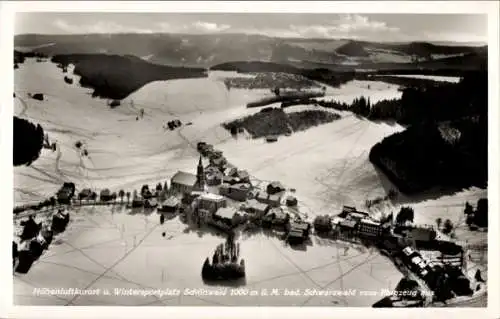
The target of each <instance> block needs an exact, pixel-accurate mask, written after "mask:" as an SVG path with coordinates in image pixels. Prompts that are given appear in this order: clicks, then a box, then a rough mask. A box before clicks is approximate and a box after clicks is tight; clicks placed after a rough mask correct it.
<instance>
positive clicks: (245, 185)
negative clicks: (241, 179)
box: [229, 183, 251, 190]
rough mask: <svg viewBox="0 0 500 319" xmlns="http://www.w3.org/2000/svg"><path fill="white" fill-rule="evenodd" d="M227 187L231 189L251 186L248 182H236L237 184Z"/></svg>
mask: <svg viewBox="0 0 500 319" xmlns="http://www.w3.org/2000/svg"><path fill="white" fill-rule="evenodd" d="M229 187H230V188H233V189H241V190H249V189H250V188H251V186H250V184H248V183H238V184H234V185H231V186H229Z"/></svg>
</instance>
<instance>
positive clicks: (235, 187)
mask: <svg viewBox="0 0 500 319" xmlns="http://www.w3.org/2000/svg"><path fill="white" fill-rule="evenodd" d="M198 151H199V152H200V158H199V161H198V166H197V169H196V174H192V173H187V172H182V171H179V172H177V173H176V174H175V175H174V176H173V177H172V179H171V180H170V189H169V195H170V196H171V197H170V198H168V199H167V200H166V201H164V202H163V203H162V205H161V206H160V207H159V210H165V211H167V210H174V209H175V208H176V207H179V203H181V202H182V203H184V204H185V205H182V206H184V207H188V210H187V211H186V213H187V215H189V217H190V218H191V220H192V221H194V222H195V223H198V224H199V225H200V224H202V223H203V224H209V225H212V226H216V227H217V228H219V229H223V230H231V229H233V228H234V227H236V226H238V225H240V224H242V223H244V222H246V221H248V220H250V221H258V222H259V225H262V226H263V227H269V228H271V227H273V228H274V227H278V228H281V229H283V230H286V229H289V230H290V229H293V230H294V231H296V230H297V229H295V228H293V227H291V228H290V224H289V220H290V215H291V214H290V213H289V212H288V211H287V208H288V207H294V206H296V205H297V199H296V198H295V197H293V196H288V197H285V193H286V189H285V187H284V186H283V185H282V184H281V183H279V182H271V183H269V184H268V185H267V187H265V188H262V189H261V188H256V187H254V185H252V180H251V178H250V174H249V173H248V172H247V171H246V170H241V169H238V168H237V167H234V166H233V165H231V164H230V163H229V162H228V161H227V160H226V158H225V157H224V156H223V154H222V152H221V151H219V150H216V149H214V148H213V146H212V145H209V144H206V143H204V142H200V143H198ZM203 157H205V158H208V160H209V163H208V165H206V166H204V165H203ZM173 198H177V199H173ZM180 198H182V199H180ZM169 202H172V203H173V204H175V205H172V204H171V203H170V204H169ZM297 227H298V228H300V229H302V228H301V227H303V226H297ZM309 227H310V226H309ZM306 228H307V230H308V231H307V234H309V228H308V227H306ZM301 234H304V232H303V231H301ZM295 235H297V232H294V233H293V234H292V236H291V237H294V236H295ZM303 237H306V236H303ZM292 241H294V240H293V239H292Z"/></svg>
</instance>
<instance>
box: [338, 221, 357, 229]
mask: <svg viewBox="0 0 500 319" xmlns="http://www.w3.org/2000/svg"><path fill="white" fill-rule="evenodd" d="M339 224H340V225H342V226H346V227H350V228H354V227H356V221H355V220H347V219H344V220H342V221H341V222H340V223H339Z"/></svg>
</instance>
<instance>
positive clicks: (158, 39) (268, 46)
mask: <svg viewBox="0 0 500 319" xmlns="http://www.w3.org/2000/svg"><path fill="white" fill-rule="evenodd" d="M14 45H15V47H16V48H18V49H19V50H20V48H22V49H23V51H24V50H26V49H27V48H32V49H33V50H34V51H36V52H40V53H44V54H47V55H50V56H53V55H57V54H83V53H86V54H91V53H94V54H95V53H106V54H117V55H126V54H128V55H134V56H137V57H141V58H144V59H146V60H147V61H148V62H151V63H157V64H165V65H172V66H190V67H204V68H205V67H210V66H212V65H217V64H221V63H225V62H228V61H262V62H275V63H287V64H292V65H295V66H298V67H301V66H306V67H309V68H310V67H311V66H312V65H317V66H319V65H326V66H327V68H333V69H335V68H338V69H354V68H364V67H369V66H370V67H378V66H381V67H387V65H388V64H389V65H390V64H393V63H395V64H412V63H411V62H414V61H415V60H418V61H419V62H424V61H432V62H436V61H439V60H441V59H446V58H450V57H453V56H455V57H458V58H459V57H460V56H466V55H470V54H476V55H478V56H481V57H482V58H483V59H486V56H487V47H486V46H479V47H478V46H473V45H471V46H467V45H457V44H455V45H451V44H446V45H440V44H432V43H427V42H410V43H378V42H368V41H353V40H345V39H292V38H274V37H267V36H263V35H247V34H208V35H192V34H163V33H156V34H80V35H36V34H26V35H17V36H16V37H15V38H14Z"/></svg>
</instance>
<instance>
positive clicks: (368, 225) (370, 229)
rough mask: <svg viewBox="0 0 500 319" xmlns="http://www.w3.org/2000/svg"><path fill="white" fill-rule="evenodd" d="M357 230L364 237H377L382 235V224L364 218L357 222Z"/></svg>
mask: <svg viewBox="0 0 500 319" xmlns="http://www.w3.org/2000/svg"><path fill="white" fill-rule="evenodd" d="M358 231H359V234H360V235H361V236H365V237H379V236H381V235H382V231H383V228H382V224H380V223H377V222H375V221H372V220H370V219H367V218H364V219H362V220H360V221H359V223H358Z"/></svg>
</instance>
